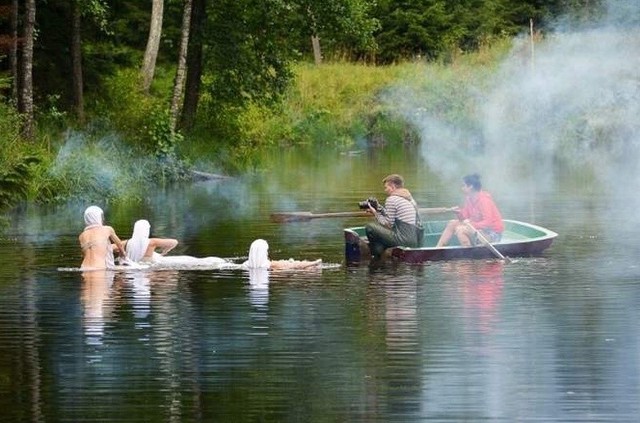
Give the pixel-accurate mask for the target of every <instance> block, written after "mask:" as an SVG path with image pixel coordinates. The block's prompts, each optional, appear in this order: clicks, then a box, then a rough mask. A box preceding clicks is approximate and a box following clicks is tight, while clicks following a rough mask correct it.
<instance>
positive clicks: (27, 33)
mask: <svg viewBox="0 0 640 423" xmlns="http://www.w3.org/2000/svg"><path fill="white" fill-rule="evenodd" d="M35 25H36V2H35V0H26V2H25V16H24V37H23V38H24V43H23V48H22V79H21V82H22V84H21V90H20V94H19V98H18V111H19V112H20V113H21V114H22V115H23V116H24V123H23V127H22V133H23V136H24V137H25V138H26V139H28V140H33V138H34V136H35V120H34V114H33V44H34V33H35Z"/></svg>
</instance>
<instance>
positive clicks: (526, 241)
mask: <svg viewBox="0 0 640 423" xmlns="http://www.w3.org/2000/svg"><path fill="white" fill-rule="evenodd" d="M446 225H447V221H428V222H425V223H424V240H423V245H422V246H421V247H417V248H409V247H393V248H389V249H387V251H386V252H385V256H390V257H392V258H393V259H395V260H398V261H401V262H405V263H424V262H426V261H435V260H452V259H460V258H466V259H476V258H478V259H480V258H492V257H496V255H495V252H493V251H492V249H491V248H488V247H487V246H486V245H482V244H479V245H475V246H472V247H462V246H460V244H458V243H457V240H456V239H455V236H454V237H453V238H452V239H451V242H450V243H449V245H448V246H446V247H439V248H436V244H437V243H438V239H439V238H440V234H441V233H442V231H444V228H445V226H446ZM557 236H558V234H557V233H555V232H553V231H551V230H549V229H546V228H543V227H542V226H537V225H534V224H531V223H526V222H520V221H518V220H508V219H505V220H504V232H503V234H502V239H501V240H500V242H497V243H494V244H492V246H493V247H495V249H496V250H497V251H499V252H500V253H501V254H503V255H504V256H505V257H523V256H525V257H526V256H536V255H540V254H541V253H542V252H543V251H544V250H545V249H547V248H548V247H549V246H550V245H551V243H552V242H553V240H554V239H555V238H556V237H557ZM344 240H345V258H346V262H347V263H348V264H355V263H359V262H361V261H366V260H369V258H370V253H369V245H368V241H367V237H366V235H365V229H364V226H358V227H352V228H345V229H344Z"/></svg>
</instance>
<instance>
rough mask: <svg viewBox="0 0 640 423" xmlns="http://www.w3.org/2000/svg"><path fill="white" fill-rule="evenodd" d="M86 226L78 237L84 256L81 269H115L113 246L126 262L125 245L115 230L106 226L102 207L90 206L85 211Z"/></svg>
mask: <svg viewBox="0 0 640 423" xmlns="http://www.w3.org/2000/svg"><path fill="white" fill-rule="evenodd" d="M84 224H85V228H84V230H83V231H82V233H81V234H80V236H79V237H78V241H79V242H80V248H81V249H82V254H83V256H84V257H83V259H82V264H81V265H80V268H81V269H83V270H94V269H113V268H114V267H115V263H114V259H113V249H114V247H113V246H115V248H116V249H117V250H118V251H119V252H120V254H122V256H123V257H124V258H125V260H126V258H127V254H126V251H125V249H124V245H123V244H122V241H121V240H120V238H118V235H116V232H115V231H114V230H113V228H112V227H111V226H107V225H105V224H104V212H103V211H102V209H101V208H100V207H98V206H90V207H88V208H87V209H86V210H85V211H84ZM112 245H113V246H112Z"/></svg>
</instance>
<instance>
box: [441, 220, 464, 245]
mask: <svg viewBox="0 0 640 423" xmlns="http://www.w3.org/2000/svg"><path fill="white" fill-rule="evenodd" d="M458 225H460V221H458V220H455V219H454V220H450V221H449V223H447V226H446V227H445V228H444V231H442V235H440V239H439V240H438V243H437V244H436V248H440V247H444V246H445V245H447V243H448V242H449V240H450V239H451V237H452V236H453V233H454V232H455V230H456V228H457V227H458Z"/></svg>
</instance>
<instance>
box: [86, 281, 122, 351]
mask: <svg viewBox="0 0 640 423" xmlns="http://www.w3.org/2000/svg"><path fill="white" fill-rule="evenodd" d="M114 277H115V272H113V271H108V270H93V271H88V272H82V291H81V302H82V306H83V307H84V313H83V318H82V323H83V324H82V327H83V328H84V334H85V337H86V342H87V344H91V345H101V344H102V342H103V337H104V326H105V320H106V319H108V318H109V316H110V314H111V304H110V303H109V301H108V298H109V294H110V291H111V287H112V286H113V280H114Z"/></svg>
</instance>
